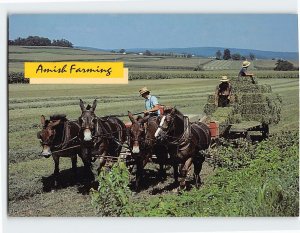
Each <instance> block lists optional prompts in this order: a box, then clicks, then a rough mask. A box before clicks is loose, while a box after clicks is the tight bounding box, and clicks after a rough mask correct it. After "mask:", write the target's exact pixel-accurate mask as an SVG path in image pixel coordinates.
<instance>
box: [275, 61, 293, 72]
mask: <svg viewBox="0 0 300 233" xmlns="http://www.w3.org/2000/svg"><path fill="white" fill-rule="evenodd" d="M274 70H278V71H286V70H295V67H294V65H293V64H292V63H291V62H289V61H284V60H277V62H276V67H275V68H274Z"/></svg>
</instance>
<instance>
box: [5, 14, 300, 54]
mask: <svg viewBox="0 0 300 233" xmlns="http://www.w3.org/2000/svg"><path fill="white" fill-rule="evenodd" d="M297 21H298V19H297V15H295V14H13V15H10V16H9V39H10V40H12V39H16V38H18V37H28V36H31V35H32V36H42V37H47V38H49V39H51V40H53V39H61V38H64V39H67V40H69V41H71V42H72V43H73V44H74V45H75V46H84V47H93V48H100V49H121V48H124V49H129V48H187V47H226V48H243V49H257V50H264V51H279V52H297V51H298V24H297Z"/></svg>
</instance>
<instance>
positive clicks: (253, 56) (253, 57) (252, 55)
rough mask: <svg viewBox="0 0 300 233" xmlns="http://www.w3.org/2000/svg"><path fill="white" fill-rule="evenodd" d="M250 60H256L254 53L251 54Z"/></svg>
mask: <svg viewBox="0 0 300 233" xmlns="http://www.w3.org/2000/svg"><path fill="white" fill-rule="evenodd" d="M249 57H250V60H251V61H253V60H254V59H255V55H254V54H253V53H250V54H249Z"/></svg>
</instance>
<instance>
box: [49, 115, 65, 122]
mask: <svg viewBox="0 0 300 233" xmlns="http://www.w3.org/2000/svg"><path fill="white" fill-rule="evenodd" d="M58 120H62V121H66V120H67V115H66V114H53V115H52V116H50V121H58Z"/></svg>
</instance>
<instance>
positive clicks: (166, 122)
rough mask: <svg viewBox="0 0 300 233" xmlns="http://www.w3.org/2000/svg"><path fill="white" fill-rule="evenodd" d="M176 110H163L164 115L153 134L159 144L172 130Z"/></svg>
mask: <svg viewBox="0 0 300 233" xmlns="http://www.w3.org/2000/svg"><path fill="white" fill-rule="evenodd" d="M177 112H178V110H177V109H176V108H175V107H174V108H171V107H169V108H165V110H164V115H163V116H162V117H161V119H160V123H159V125H158V128H157V130H156V132H155V134H154V136H155V138H156V139H157V140H158V141H159V142H163V141H164V140H166V139H167V134H168V133H169V132H170V131H172V130H173V129H174V119H175V117H176V113H177Z"/></svg>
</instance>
